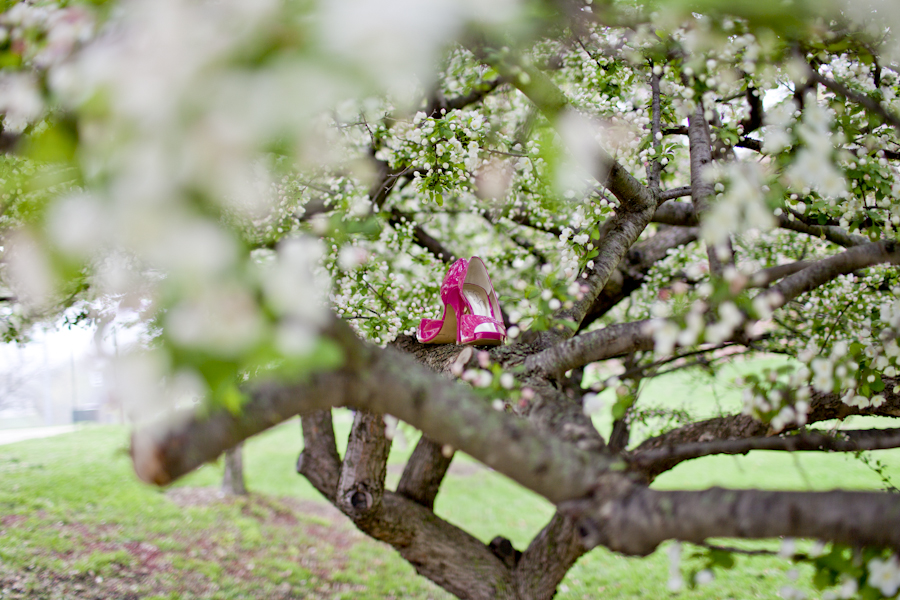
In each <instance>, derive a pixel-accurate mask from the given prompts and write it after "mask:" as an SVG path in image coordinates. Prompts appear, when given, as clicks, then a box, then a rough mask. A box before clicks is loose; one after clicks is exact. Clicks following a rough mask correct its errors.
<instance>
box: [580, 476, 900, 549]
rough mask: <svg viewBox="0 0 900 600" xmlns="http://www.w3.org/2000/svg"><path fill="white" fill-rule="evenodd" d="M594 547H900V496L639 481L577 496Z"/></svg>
mask: <svg viewBox="0 0 900 600" xmlns="http://www.w3.org/2000/svg"><path fill="white" fill-rule="evenodd" d="M567 508H569V510H570V511H571V512H572V513H574V514H580V515H582V516H581V518H580V520H579V522H578V523H579V530H580V531H582V532H583V533H584V542H585V545H586V546H588V547H594V546H597V545H601V544H602V545H603V546H606V547H607V548H609V549H611V550H615V551H617V552H622V553H624V554H632V555H640V556H644V555H647V554H649V553H650V552H652V551H653V550H654V549H655V548H656V547H657V546H658V545H659V544H660V543H661V542H662V541H664V540H668V539H677V540H682V541H685V542H693V543H703V542H704V541H705V540H707V539H709V538H717V537H737V538H743V539H761V538H773V537H779V536H789V537H800V538H815V539H820V540H830V541H834V542H839V543H843V544H848V545H851V546H856V547H858V546H876V547H890V548H900V498H898V497H897V495H895V494H887V493H878V492H844V491H832V492H769V491H761V490H726V489H722V488H712V489H708V490H704V491H698V492H662V491H657V490H651V489H649V488H646V487H641V486H634V487H633V488H632V489H631V490H622V491H621V492H620V493H618V494H617V497H615V498H613V499H610V500H608V501H605V502H602V503H601V502H598V501H594V502H591V503H589V502H587V501H582V502H573V503H571V505H570V507H567Z"/></svg>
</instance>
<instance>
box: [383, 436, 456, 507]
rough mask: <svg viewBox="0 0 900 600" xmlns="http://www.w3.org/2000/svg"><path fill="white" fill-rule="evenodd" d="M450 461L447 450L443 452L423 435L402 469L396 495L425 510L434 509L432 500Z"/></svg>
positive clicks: (449, 452) (439, 446) (450, 454)
mask: <svg viewBox="0 0 900 600" xmlns="http://www.w3.org/2000/svg"><path fill="white" fill-rule="evenodd" d="M452 460H453V452H452V451H451V450H450V449H449V448H448V451H446V452H445V451H444V447H443V446H441V445H440V444H438V443H437V442H435V441H434V440H432V439H429V438H427V437H425V436H424V435H423V436H422V437H421V438H419V442H418V443H417V444H416V448H415V449H414V450H413V453H412V456H410V457H409V461H407V463H406V467H404V469H403V474H402V475H401V476H400V483H399V484H397V493H398V494H400V495H401V496H404V497H406V498H409V499H410V500H412V501H413V502H417V503H418V504H421V505H422V506H424V507H425V508H428V509H432V508H434V499H435V498H436V497H437V494H438V489H439V488H440V486H441V482H442V481H443V480H444V475H446V473H447V469H448V468H450V462H451V461H452Z"/></svg>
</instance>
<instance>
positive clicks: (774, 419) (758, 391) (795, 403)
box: [736, 368, 811, 433]
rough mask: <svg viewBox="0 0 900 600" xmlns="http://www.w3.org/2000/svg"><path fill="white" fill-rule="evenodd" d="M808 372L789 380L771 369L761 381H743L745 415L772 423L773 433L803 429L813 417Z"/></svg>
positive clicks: (794, 375) (739, 383)
mask: <svg viewBox="0 0 900 600" xmlns="http://www.w3.org/2000/svg"><path fill="white" fill-rule="evenodd" d="M807 381H808V372H805V371H804V370H803V369H802V368H801V369H798V370H795V371H793V372H792V373H790V375H788V376H787V378H785V377H783V376H781V374H779V373H778V371H777V370H775V369H768V370H767V371H765V372H764V374H763V376H762V377H761V378H758V379H757V378H746V379H743V378H742V379H739V380H738V381H737V382H736V383H738V385H741V386H742V387H743V395H742V402H743V411H742V412H743V414H745V415H751V416H753V417H755V418H757V419H759V420H761V421H763V422H767V423H769V426H770V427H771V428H772V431H774V432H776V433H777V432H779V431H783V430H784V429H785V428H786V427H788V426H789V425H793V426H797V427H802V426H804V425H806V422H807V420H808V417H809V406H810V405H809V398H810V396H811V394H810V391H809V388H808V387H807V386H806V384H807Z"/></svg>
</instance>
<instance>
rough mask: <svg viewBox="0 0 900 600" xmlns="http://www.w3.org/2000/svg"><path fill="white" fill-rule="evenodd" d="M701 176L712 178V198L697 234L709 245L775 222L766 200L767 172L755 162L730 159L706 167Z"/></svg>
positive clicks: (723, 242) (767, 228)
mask: <svg viewBox="0 0 900 600" xmlns="http://www.w3.org/2000/svg"><path fill="white" fill-rule="evenodd" d="M703 177H704V178H705V179H707V181H714V182H715V191H716V199H715V201H714V202H712V203H711V206H710V209H709V211H708V212H707V213H706V214H704V215H703V222H702V226H701V235H702V236H703V239H704V241H706V243H707V244H709V245H710V246H713V247H716V248H719V247H724V245H725V244H726V242H727V241H728V240H729V239H730V237H731V236H732V235H735V234H741V233H745V232H747V231H754V230H755V231H768V230H770V229H772V228H773V227H774V226H775V217H774V216H773V214H772V209H771V208H769V206H768V205H767V204H766V198H765V194H766V192H768V190H769V187H768V185H766V181H767V180H768V175H767V174H766V173H765V171H764V167H763V166H762V165H761V164H760V163H757V162H730V163H727V164H726V165H725V166H723V167H719V168H707V169H706V170H705V171H704V173H703Z"/></svg>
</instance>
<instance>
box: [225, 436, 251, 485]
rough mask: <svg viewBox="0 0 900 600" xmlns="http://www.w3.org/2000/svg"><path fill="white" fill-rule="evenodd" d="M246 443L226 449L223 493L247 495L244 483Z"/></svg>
mask: <svg viewBox="0 0 900 600" xmlns="http://www.w3.org/2000/svg"><path fill="white" fill-rule="evenodd" d="M243 449H244V444H238V445H237V446H235V447H234V448H231V449H230V450H226V451H225V476H224V477H223V478H222V493H223V494H225V495H227V496H246V495H247V486H246V485H244V457H243Z"/></svg>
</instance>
